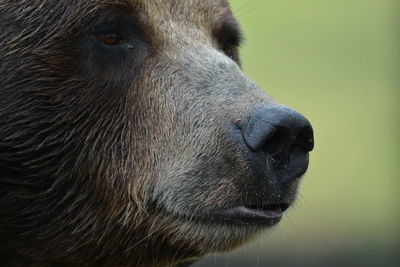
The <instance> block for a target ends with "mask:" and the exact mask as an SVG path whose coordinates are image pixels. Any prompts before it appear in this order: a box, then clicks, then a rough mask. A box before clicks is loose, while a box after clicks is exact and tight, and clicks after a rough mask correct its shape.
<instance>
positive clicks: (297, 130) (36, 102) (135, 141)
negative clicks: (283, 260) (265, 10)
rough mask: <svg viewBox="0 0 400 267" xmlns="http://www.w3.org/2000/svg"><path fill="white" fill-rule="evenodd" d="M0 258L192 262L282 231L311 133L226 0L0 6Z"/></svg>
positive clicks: (90, 0) (1, 2)
mask: <svg viewBox="0 0 400 267" xmlns="http://www.w3.org/2000/svg"><path fill="white" fill-rule="evenodd" d="M0 30H1V31H0V37H1V38H0V77H1V79H0V265H4V266H53V265H54V266H188V265H190V264H191V263H192V262H195V261H196V260H198V259H199V258H201V257H202V256H204V255H206V254H208V253H215V252H224V251H229V250H231V249H234V248H236V247H238V246H240V245H241V244H243V243H244V242H246V241H248V240H251V239H252V238H253V237H255V236H257V234H259V233H260V232H262V231H265V230H266V229H269V228H270V227H272V226H274V225H276V224H277V223H278V222H279V221H280V220H281V218H282V216H283V213H284V212H285V211H286V209H287V208H288V207H289V206H290V205H291V204H292V203H293V201H294V200H295V198H296V193H297V191H298V184H299V182H300V180H301V177H302V176H303V174H304V173H305V172H306V170H307V167H308V162H309V152H310V151H311V150H312V149H313V145H314V141H313V130H312V126H311V124H310V122H309V121H308V120H307V119H306V118H305V117H304V116H303V115H301V114H300V113H298V112H296V111H294V110H292V109H290V108H288V107H286V106H284V105H282V104H280V103H278V102H277V101H275V100H274V99H273V98H272V97H271V96H269V95H267V94H266V93H264V92H263V91H262V90H261V89H260V88H258V87H257V86H256V85H255V84H254V83H253V82H252V81H250V80H249V79H248V78H247V77H246V76H245V75H244V74H243V72H242V70H241V65H240V60H239V47H240V44H241V41H242V35H241V32H240V27H239V25H238V22H237V21H236V19H235V18H234V16H233V14H232V12H231V10H230V7H229V3H228V2H227V1H226V0H154V1H153V0H152V1H150V0H107V1H106V0H79V1H78V0H71V1H58V0H32V1H20V0H0Z"/></svg>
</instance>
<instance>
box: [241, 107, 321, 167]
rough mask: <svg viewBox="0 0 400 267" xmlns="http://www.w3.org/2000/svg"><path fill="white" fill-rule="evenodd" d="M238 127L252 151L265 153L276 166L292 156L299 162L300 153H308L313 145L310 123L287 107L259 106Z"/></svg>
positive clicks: (288, 161) (287, 161) (268, 159)
mask: <svg viewBox="0 0 400 267" xmlns="http://www.w3.org/2000/svg"><path fill="white" fill-rule="evenodd" d="M239 128H240V129H241V131H242V135H243V139H244V141H245V143H246V144H247V146H248V147H249V148H250V149H251V150H252V151H253V152H264V156H265V157H266V160H267V161H269V162H270V163H271V164H273V165H274V167H275V168H276V169H280V168H283V167H285V166H287V165H288V164H290V161H291V160H292V159H293V161H298V160H296V158H298V157H299V155H302V156H303V157H305V156H307V154H308V152H309V151H311V150H312V149H313V147H314V137H313V129H312V126H311V124H310V122H309V121H308V120H307V119H306V118H305V117H304V116H303V115H301V114H300V113H298V112H296V111H294V110H292V109H290V108H288V107H286V106H269V107H263V108H258V109H256V110H255V111H254V112H253V113H252V115H251V116H250V117H249V118H247V120H245V121H242V122H240V124H239ZM302 156H300V157H302ZM305 168H307V167H305ZM304 171H305V170H304Z"/></svg>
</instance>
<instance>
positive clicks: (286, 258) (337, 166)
mask: <svg viewBox="0 0 400 267" xmlns="http://www.w3.org/2000/svg"><path fill="white" fill-rule="evenodd" d="M230 2H231V5H232V9H233V12H234V13H235V15H236V16H237V18H238V19H239V21H240V23H241V25H242V29H243V32H244V35H245V38H246V42H245V44H244V45H243V47H242V50H241V51H242V57H241V58H242V63H243V69H244V72H245V73H246V74H247V75H248V76H249V77H250V78H251V79H252V80H253V81H255V82H256V83H257V84H258V85H259V86H260V87H262V88H264V89H265V91H266V92H267V93H268V94H270V95H272V96H273V97H274V98H275V99H277V100H278V101H280V102H281V103H284V104H286V105H288V106H290V107H292V108H294V109H296V110H298V111H300V112H301V113H303V114H304V115H306V117H308V119H309V120H310V121H311V123H312V124H313V126H314V131H315V141H316V147H315V150H314V151H313V152H312V154H311V164H310V168H309V171H308V173H307V174H306V175H305V177H304V180H303V183H302V188H301V195H300V196H299V199H298V201H297V204H296V206H295V207H293V208H292V209H291V210H289V211H288V212H287V214H286V216H285V217H284V218H283V221H282V222H281V224H280V225H279V226H277V227H275V228H274V229H272V230H270V231H267V232H266V233H265V234H263V235H262V236H260V237H259V238H258V239H257V240H255V241H253V242H252V243H250V244H248V245H247V246H244V247H242V248H240V249H238V250H236V251H234V252H232V253H230V254H225V255H211V256H209V257H208V258H206V259H204V260H203V261H201V262H199V263H197V264H196V265H195V266H198V267H200V266H274V267H275V266H307V267H311V266H382V267H388V266H400V260H399V259H400V255H398V254H400V249H399V248H400V227H399V226H400V224H399V222H400V209H399V204H400V203H399V195H400V108H399V104H398V103H399V102H400V88H399V87H400V75H399V74H400V53H399V51H400V38H399V37H400V27H399V26H400V25H399V21H398V20H399V11H400V2H399V1H398V0H329V1H328V0H231V1H230Z"/></svg>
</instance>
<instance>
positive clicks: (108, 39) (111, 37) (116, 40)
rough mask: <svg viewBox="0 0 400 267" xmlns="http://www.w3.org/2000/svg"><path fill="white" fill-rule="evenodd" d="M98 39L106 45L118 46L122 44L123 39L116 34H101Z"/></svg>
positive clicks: (97, 36)
mask: <svg viewBox="0 0 400 267" xmlns="http://www.w3.org/2000/svg"><path fill="white" fill-rule="evenodd" d="M96 38H97V40H99V42H101V43H103V44H105V45H117V44H120V43H121V42H122V39H121V37H120V36H119V35H118V34H116V33H99V34H97V35H96Z"/></svg>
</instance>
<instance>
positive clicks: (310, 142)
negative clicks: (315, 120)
mask: <svg viewBox="0 0 400 267" xmlns="http://www.w3.org/2000/svg"><path fill="white" fill-rule="evenodd" d="M293 145H296V146H299V147H300V148H302V149H304V150H305V151H306V152H309V151H311V150H313V148H314V137H313V130H312V128H311V126H310V125H306V126H305V127H304V128H303V129H302V130H301V132H300V133H299V135H298V136H297V137H296V139H295V140H294V143H293Z"/></svg>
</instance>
